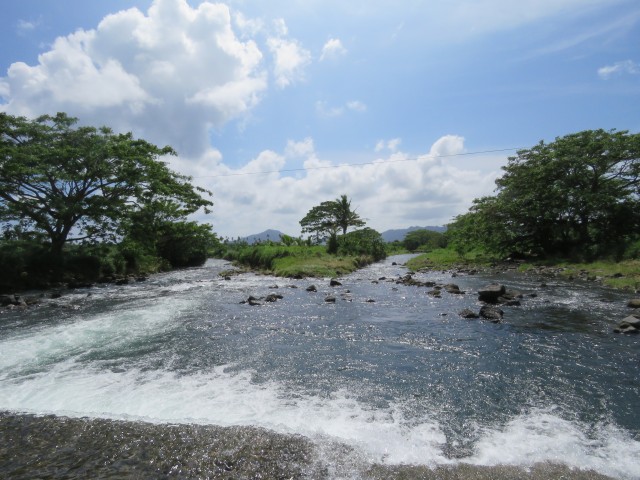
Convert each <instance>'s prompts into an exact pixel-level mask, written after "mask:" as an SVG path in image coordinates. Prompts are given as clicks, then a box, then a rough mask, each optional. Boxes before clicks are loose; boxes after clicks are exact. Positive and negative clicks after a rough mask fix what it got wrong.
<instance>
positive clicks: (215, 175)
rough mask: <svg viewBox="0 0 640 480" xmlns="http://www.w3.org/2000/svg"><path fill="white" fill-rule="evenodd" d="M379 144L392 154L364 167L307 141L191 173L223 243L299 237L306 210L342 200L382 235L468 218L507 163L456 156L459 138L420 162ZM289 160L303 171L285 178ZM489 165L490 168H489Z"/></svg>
mask: <svg viewBox="0 0 640 480" xmlns="http://www.w3.org/2000/svg"><path fill="white" fill-rule="evenodd" d="M383 143H384V147H385V148H390V149H394V150H395V151H390V152H389V154H388V155H386V156H381V157H379V158H377V159H375V160H373V161H372V162H371V163H370V164H365V165H348V164H344V165H341V164H337V163H334V162H332V161H330V160H327V159H323V158H322V157H321V156H320V155H319V154H318V153H317V152H316V151H315V148H314V143H313V139H312V138H310V137H309V138H305V139H303V140H300V141H293V140H290V141H288V142H287V144H286V145H285V147H284V153H278V152H274V151H271V150H266V151H263V152H261V153H260V154H258V155H257V156H256V157H255V159H253V160H252V161H251V162H249V163H248V164H247V165H245V166H243V167H240V168H237V169H231V168H229V167H228V166H225V165H224V164H221V163H216V161H215V158H213V159H211V160H210V161H209V163H208V165H207V167H206V168H202V169H201V170H195V169H194V170H192V171H191V172H188V173H191V174H192V175H193V176H194V181H195V182H196V183H197V184H199V185H200V186H202V187H205V188H208V189H210V190H212V191H214V192H215V199H214V200H215V206H214V213H213V216H212V217H211V218H209V219H208V220H209V221H211V223H212V224H213V226H214V229H215V230H216V231H218V232H219V233H220V234H221V235H222V236H237V235H241V236H244V235H249V234H252V233H257V232H260V231H263V230H266V229H267V228H276V229H279V230H281V231H283V232H284V233H287V234H289V235H296V236H297V235H299V234H300V225H299V221H300V219H301V218H302V217H303V216H304V215H305V214H306V213H307V212H308V211H309V209H310V208H312V207H313V206H315V205H318V204H319V203H320V202H322V201H325V200H332V199H335V198H337V197H339V196H340V195H342V194H347V195H348V196H349V197H350V198H351V199H352V201H353V205H354V206H355V207H357V208H358V212H359V213H360V215H362V216H363V218H366V219H367V225H368V226H370V227H372V228H375V229H377V230H379V231H383V230H386V229H390V228H405V227H407V226H409V225H443V224H446V223H448V222H450V221H451V220H452V218H453V217H454V216H455V215H458V214H460V213H463V212H465V211H466V210H467V208H468V207H469V205H471V203H472V200H473V199H474V198H477V197H481V196H484V195H489V194H491V192H492V191H493V189H494V188H495V184H494V181H495V179H496V177H497V176H498V175H499V174H500V169H499V167H500V165H503V164H504V163H506V158H502V157H495V158H494V157H486V156H485V157H475V156H474V157H473V158H470V157H468V156H466V155H465V156H464V157H459V156H456V155H458V154H463V153H465V148H464V139H463V138H462V137H460V136H456V135H447V136H445V137H442V138H440V139H438V140H437V141H436V142H434V143H433V145H432V146H431V148H430V149H429V151H428V152H427V153H423V154H421V155H418V156H415V155H409V154H408V153H406V152H402V151H400V150H399V147H400V141H399V139H392V140H388V141H384V142H383ZM443 155H446V156H443ZM214 157H215V156H214ZM287 160H298V161H299V160H303V165H304V167H305V168H306V170H305V171H302V172H299V171H296V172H287V171H286V168H287V167H286V166H285V164H286V162H287ZM190 163H191V164H192V165H196V164H197V162H190ZM480 164H482V168H483V170H484V172H481V171H480V169H479V168H478V167H479V165H480ZM489 165H491V166H493V168H490V169H487V167H488V166H489ZM283 169H284V170H285V171H279V170H283ZM257 172H266V173H262V174H256V173H257ZM199 173H201V175H200V174H199Z"/></svg>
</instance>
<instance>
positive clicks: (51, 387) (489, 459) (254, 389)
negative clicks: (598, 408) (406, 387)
mask: <svg viewBox="0 0 640 480" xmlns="http://www.w3.org/2000/svg"><path fill="white" fill-rule="evenodd" d="M227 370H228V369H227V368H226V367H224V366H221V367H218V368H216V369H215V371H213V372H208V373H200V374H190V375H179V374H177V373H172V372H162V371H142V370H130V371H127V372H110V371H104V370H97V369H93V368H85V367H84V366H81V365H78V364H76V363H75V362H74V361H73V360H68V361H66V362H61V363H58V364H57V365H56V366H55V367H54V368H53V369H51V370H49V371H47V372H42V373H38V374H33V375H29V376H26V377H23V378H15V379H12V380H10V381H4V382H2V384H1V386H0V410H10V411H14V412H23V413H32V414H56V415H62V416H70V417H94V418H109V419H124V420H135V421H144V422H150V423H156V424H163V423H171V424H175V423H178V424H203V425H218V426H236V425H238V426H259V427H263V428H268V429H270V430H273V431H276V432H279V433H286V434H301V435H304V436H307V437H309V438H311V439H313V440H314V441H317V442H319V443H323V442H330V443H331V442H341V443H346V444H349V445H351V446H352V447H355V448H357V449H358V451H359V452H360V454H361V455H363V456H364V457H366V458H367V459H368V461H370V462H372V463H373V462H375V463H383V464H414V465H427V466H430V467H435V466H441V465H452V464H455V463H467V464H472V465H482V466H495V465H513V466H532V465H534V464H537V463H542V462H551V463H560V464H564V465H567V466H569V467H572V468H581V469H593V470H595V471H597V472H600V473H602V474H606V475H611V476H613V477H615V478H629V479H631V478H639V477H640V466H639V465H638V463H637V462H636V461H635V459H637V458H638V455H639V454H640V442H638V441H636V440H634V439H632V438H630V436H629V435H628V434H626V433H625V432H624V431H622V430H621V429H619V428H617V427H615V426H613V425H598V426H597V427H596V428H595V429H594V428H587V427H586V426H584V425H580V424H578V423H575V422H571V421H568V420H565V419H563V418H561V417H560V416H559V415H557V414H555V413H554V412H553V411H552V410H550V409H547V410H534V411H531V412H527V413H523V414H521V415H519V416H517V417H515V418H513V419H511V420H510V421H509V422H508V423H507V424H506V425H503V426H499V427H480V428H481V430H483V433H482V435H481V437H480V439H479V440H478V441H477V442H476V444H475V454H474V455H472V456H470V457H466V458H462V459H457V460H454V459H451V458H448V457H447V456H446V455H445V453H444V449H443V446H444V444H445V442H446V438H445V435H444V433H443V431H442V428H441V425H440V423H439V421H438V419H437V418H433V417H431V416H430V414H429V412H425V415H424V418H422V419H418V420H417V419H415V418H412V419H409V418H407V416H406V415H405V413H404V410H403V405H401V404H395V405H391V406H389V407H388V408H377V409H374V408H372V407H370V406H367V405H363V404H362V403H360V402H358V401H356V400H355V399H353V398H352V396H351V395H349V393H348V392H346V391H339V392H335V393H333V394H331V395H328V396H327V397H324V398H321V397H318V396H306V395H297V394H295V392H289V391H287V390H286V389H285V388H284V387H283V386H281V385H278V384H276V383H273V382H267V383H263V384H256V383H254V382H253V381H252V375H251V373H250V372H240V373H230V372H229V371H227Z"/></svg>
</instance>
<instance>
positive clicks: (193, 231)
mask: <svg viewBox="0 0 640 480" xmlns="http://www.w3.org/2000/svg"><path fill="white" fill-rule="evenodd" d="M216 242H217V239H216V236H215V234H213V233H212V232H211V226H210V225H207V224H203V225H199V224H197V223H196V222H175V223H166V224H164V225H163V226H162V228H161V229H160V231H159V237H158V238H157V240H156V251H157V254H158V255H159V256H160V258H162V259H164V260H166V261H167V262H169V264H170V265H171V267H173V268H181V267H197V266H200V265H202V264H204V262H206V260H207V258H208V256H209V250H210V249H212V247H213V246H214V244H215V243H216Z"/></svg>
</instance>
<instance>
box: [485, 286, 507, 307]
mask: <svg viewBox="0 0 640 480" xmlns="http://www.w3.org/2000/svg"><path fill="white" fill-rule="evenodd" d="M506 291H507V289H506V288H505V286H504V285H499V284H497V283H492V284H490V285H487V286H485V287H483V288H481V289H480V290H478V300H480V301H481V302H486V303H498V299H499V298H500V297H501V296H503V295H504V294H505V293H506Z"/></svg>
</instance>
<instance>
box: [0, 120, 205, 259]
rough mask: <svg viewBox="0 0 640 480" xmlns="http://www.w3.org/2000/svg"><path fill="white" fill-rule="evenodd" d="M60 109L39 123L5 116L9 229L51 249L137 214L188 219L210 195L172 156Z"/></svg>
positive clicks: (1, 188) (117, 228) (0, 203)
mask: <svg viewBox="0 0 640 480" xmlns="http://www.w3.org/2000/svg"><path fill="white" fill-rule="evenodd" d="M76 124H77V119H76V118H72V117H69V116H67V115H66V114H64V113H58V114H57V115H56V116H49V115H44V116H41V117H39V118H37V119H35V120H29V119H26V118H24V117H15V116H11V115H8V114H6V113H0V221H2V222H3V227H4V229H5V232H6V234H9V235H10V233H11V232H14V233H15V232H34V233H39V234H43V235H44V236H45V238H47V239H48V241H49V243H50V248H51V251H52V252H53V253H58V254H59V253H60V252H61V251H62V248H63V246H64V245H65V243H67V242H69V241H77V240H88V239H98V238H108V237H114V236H116V235H118V234H122V233H123V228H124V227H125V226H126V225H127V224H128V225H131V219H132V218H134V217H135V215H137V216H138V217H139V218H142V217H144V218H147V219H149V218H153V219H154V220H155V221H160V222H168V221H172V220H177V219H182V218H184V217H185V216H186V215H189V214H191V213H193V212H195V211H197V210H198V209H200V208H204V209H205V211H206V210H207V208H208V207H210V206H211V205H212V202H211V201H209V200H208V199H206V198H204V196H207V195H211V193H210V192H208V191H206V190H204V189H202V188H199V187H194V186H193V185H191V184H190V183H189V180H190V179H189V178H188V177H186V176H183V175H179V174H177V173H175V172H173V171H171V170H170V169H169V168H168V167H167V166H166V164H165V163H164V162H162V161H160V160H159V157H162V156H165V155H174V154H175V152H174V151H173V149H172V148H171V147H168V146H166V147H163V148H160V147H157V146H155V145H153V144H151V143H149V142H147V141H145V140H141V139H135V138H133V135H132V134H131V133H126V134H115V133H114V132H113V131H112V130H111V129H109V128H107V127H101V128H95V127H87V126H77V125H76Z"/></svg>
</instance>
